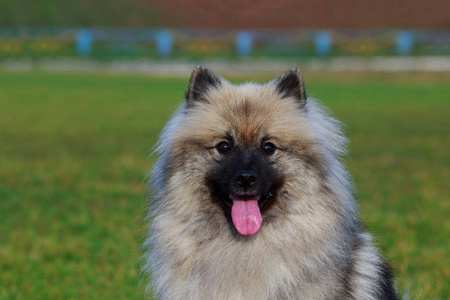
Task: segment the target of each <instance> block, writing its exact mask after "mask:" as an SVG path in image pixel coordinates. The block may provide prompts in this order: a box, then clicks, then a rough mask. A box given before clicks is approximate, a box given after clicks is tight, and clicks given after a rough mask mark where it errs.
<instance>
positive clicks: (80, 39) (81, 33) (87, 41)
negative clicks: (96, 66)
mask: <svg viewBox="0 0 450 300" xmlns="http://www.w3.org/2000/svg"><path fill="white" fill-rule="evenodd" d="M75 39H76V49H77V55H78V56H88V55H89V54H90V53H91V51H92V40H93V39H92V33H91V31H90V30H89V29H80V30H78V32H77V35H76V37H75Z"/></svg>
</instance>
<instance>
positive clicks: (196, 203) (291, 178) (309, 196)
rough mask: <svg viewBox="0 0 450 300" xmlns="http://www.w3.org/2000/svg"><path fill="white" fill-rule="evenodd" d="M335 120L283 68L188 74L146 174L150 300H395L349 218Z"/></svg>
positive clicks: (348, 190)
mask: <svg viewBox="0 0 450 300" xmlns="http://www.w3.org/2000/svg"><path fill="white" fill-rule="evenodd" d="M346 142H347V141H346V138H345V137H344V136H343V134H342V132H341V128H340V123H339V122H338V121H336V120H334V119H333V118H332V117H330V116H329V114H328V113H327V112H326V110H325V109H324V108H323V107H322V106H321V105H320V104H319V103H318V101H317V100H315V99H312V98H308V97H307V95H306V91H305V85H304V79H303V76H302V73H301V72H300V71H299V70H298V69H291V70H289V71H288V72H286V73H285V74H283V75H282V76H281V77H280V78H278V79H275V80H273V81H271V82H268V83H266V84H263V85H261V84H255V83H245V84H242V85H234V84H231V83H229V82H228V81H226V80H225V79H223V78H221V77H219V76H216V75H215V74H214V73H212V72H211V71H210V70H209V69H207V68H204V67H197V68H196V69H195V70H194V71H193V73H192V75H191V79H190V83H189V86H188V91H187V94H186V101H184V102H183V103H182V104H181V106H180V107H179V109H178V110H177V111H176V112H175V114H174V116H173V118H172V119H171V120H170V121H169V122H168V124H167V125H166V126H165V128H164V130H163V132H162V134H161V136H160V139H159V142H158V144H157V147H156V148H155V149H156V150H155V152H156V153H157V155H158V159H157V161H156V163H155V165H154V168H153V170H152V172H151V179H150V185H149V186H150V189H149V190H150V197H151V200H150V205H149V213H148V220H149V230H148V236H147V239H146V242H145V247H146V249H147V250H146V254H145V255H144V260H145V264H144V265H145V266H144V270H145V272H147V273H148V274H149V275H150V277H151V279H150V284H149V288H150V289H151V291H152V292H153V293H154V295H155V296H157V297H159V298H160V299H234V300H235V299H355V300H356V299H361V300H370V299H399V296H398V294H397V292H396V289H395V287H394V284H393V275H392V272H391V268H390V266H389V265H388V264H387V263H386V262H385V261H384V260H383V259H382V258H381V257H380V255H379V254H378V252H377V250H376V248H375V247H374V246H373V244H372V237H371V235H370V234H369V233H367V232H366V231H365V230H364V228H363V226H362V224H361V222H360V220H359V218H358V216H357V208H356V204H355V200H354V198H353V196H352V193H353V192H352V185H351V182H350V178H349V175H348V173H347V171H346V170H345V168H344V166H343V164H342V162H341V157H342V156H343V155H344V154H345V153H346V150H345V146H346Z"/></svg>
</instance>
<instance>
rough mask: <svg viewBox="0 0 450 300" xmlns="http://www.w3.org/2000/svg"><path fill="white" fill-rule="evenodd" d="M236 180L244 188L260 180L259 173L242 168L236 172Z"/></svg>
mask: <svg viewBox="0 0 450 300" xmlns="http://www.w3.org/2000/svg"><path fill="white" fill-rule="evenodd" d="M235 180H236V182H237V183H238V184H239V185H240V186H241V187H243V188H249V187H251V186H252V185H254V184H255V182H256V180H258V175H256V173H255V172H254V171H252V170H242V171H239V172H237V173H236V176H235Z"/></svg>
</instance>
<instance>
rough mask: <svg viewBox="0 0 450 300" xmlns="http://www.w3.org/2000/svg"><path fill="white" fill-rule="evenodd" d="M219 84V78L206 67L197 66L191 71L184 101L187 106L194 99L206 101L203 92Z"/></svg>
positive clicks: (191, 103)
mask: <svg viewBox="0 0 450 300" xmlns="http://www.w3.org/2000/svg"><path fill="white" fill-rule="evenodd" d="M220 85H221V81H220V78H219V77H217V76H216V75H214V73H213V72H211V71H210V70H209V69H208V68H205V67H200V66H198V67H197V68H195V70H194V71H193V72H192V75H191V81H190V82H189V88H188V91H187V93H186V101H187V103H188V105H189V106H191V105H193V103H194V102H195V101H207V99H206V98H205V93H206V92H207V91H208V90H210V89H212V88H217V87H219V86H220Z"/></svg>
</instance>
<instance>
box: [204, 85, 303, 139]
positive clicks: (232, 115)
mask: <svg viewBox="0 0 450 300" xmlns="http://www.w3.org/2000/svg"><path fill="white" fill-rule="evenodd" d="M211 100H212V101H211V102H212V103H211V104H212V105H213V106H215V108H216V113H217V114H218V116H219V118H220V119H221V120H222V122H223V123H225V124H227V125H228V126H226V127H227V128H228V129H229V130H230V131H231V132H230V134H231V135H232V136H233V137H234V138H235V139H236V141H237V142H238V143H242V144H246V145H251V144H255V143H260V141H261V139H263V138H265V137H270V136H271V135H279V134H282V131H285V130H286V128H284V130H283V126H277V125H281V124H284V123H286V121H287V120H288V119H289V118H290V117H289V116H290V115H293V114H294V113H298V110H297V107H296V106H295V105H293V103H292V102H289V101H285V99H282V97H281V96H280V95H279V93H277V91H276V89H275V88H274V87H272V86H271V85H258V84H252V83H250V84H244V85H238V86H234V85H232V86H228V87H225V88H224V89H219V90H217V93H216V94H215V95H212V99H211ZM277 131H281V132H277Z"/></svg>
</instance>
